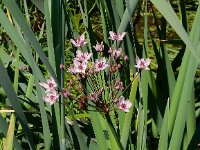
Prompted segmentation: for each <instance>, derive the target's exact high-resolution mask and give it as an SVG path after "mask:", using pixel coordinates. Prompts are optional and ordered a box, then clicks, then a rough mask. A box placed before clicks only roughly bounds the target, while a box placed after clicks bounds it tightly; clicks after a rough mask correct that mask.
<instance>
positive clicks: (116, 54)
mask: <svg viewBox="0 0 200 150" xmlns="http://www.w3.org/2000/svg"><path fill="white" fill-rule="evenodd" d="M121 55H122V50H121V48H117V49H114V50H113V51H112V56H113V57H114V58H115V59H119V58H120V57H121Z"/></svg>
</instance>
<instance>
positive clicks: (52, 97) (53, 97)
mask: <svg viewBox="0 0 200 150" xmlns="http://www.w3.org/2000/svg"><path fill="white" fill-rule="evenodd" d="M59 96H60V95H59V94H58V92H57V91H56V90H51V91H49V92H47V93H46V95H45V96H44V97H43V99H44V101H46V102H48V103H50V105H52V104H54V103H55V102H56V101H57V100H58V98H59Z"/></svg>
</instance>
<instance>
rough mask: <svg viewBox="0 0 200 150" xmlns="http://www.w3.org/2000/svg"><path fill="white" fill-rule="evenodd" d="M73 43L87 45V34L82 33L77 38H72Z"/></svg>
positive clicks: (79, 45)
mask: <svg viewBox="0 0 200 150" xmlns="http://www.w3.org/2000/svg"><path fill="white" fill-rule="evenodd" d="M70 41H71V43H72V44H73V45H74V47H81V46H83V45H85V44H86V43H87V42H86V41H85V35H84V34H82V35H81V36H80V37H78V38H77V39H76V40H74V39H70Z"/></svg>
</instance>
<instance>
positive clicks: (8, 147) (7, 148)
mask: <svg viewBox="0 0 200 150" xmlns="http://www.w3.org/2000/svg"><path fill="white" fill-rule="evenodd" d="M14 131H15V116H14V114H13V113H12V114H11V117H10V124H9V128H8V132H7V136H6V141H5V143H4V148H3V149H4V150H12V149H13V139H14V135H15V134H14Z"/></svg>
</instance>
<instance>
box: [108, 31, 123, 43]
mask: <svg viewBox="0 0 200 150" xmlns="http://www.w3.org/2000/svg"><path fill="white" fill-rule="evenodd" d="M109 34H110V39H111V40H113V41H122V40H123V38H124V36H125V35H126V32H122V33H114V32H113V31H110V32H109Z"/></svg>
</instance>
